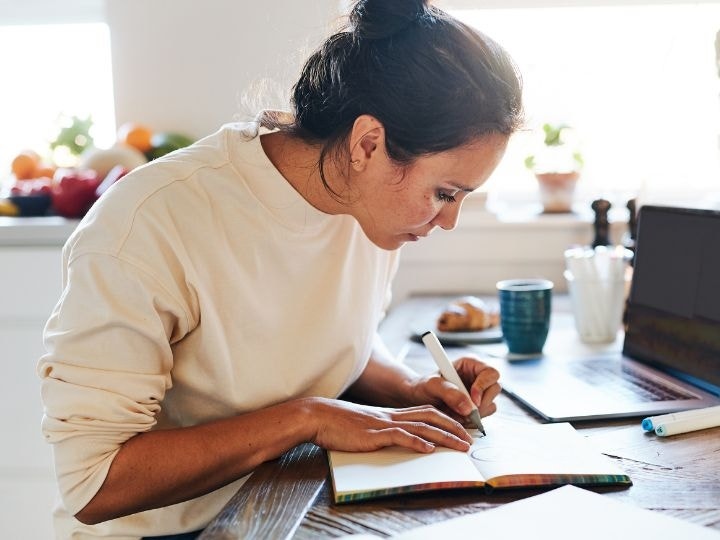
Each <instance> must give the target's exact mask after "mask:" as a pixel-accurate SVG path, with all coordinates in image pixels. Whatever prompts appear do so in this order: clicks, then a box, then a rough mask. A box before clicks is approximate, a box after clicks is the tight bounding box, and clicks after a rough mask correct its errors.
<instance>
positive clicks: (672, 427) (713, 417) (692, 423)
mask: <svg viewBox="0 0 720 540" xmlns="http://www.w3.org/2000/svg"><path fill="white" fill-rule="evenodd" d="M709 409H714V410H708V411H707V413H706V414H689V415H688V414H686V415H683V416H682V417H681V418H679V419H676V420H671V421H667V422H663V423H661V424H658V425H656V426H655V433H656V434H657V435H660V436H662V437H665V436H667V435H677V434H679V433H688V432H690V431H697V430H699V429H707V428H711V427H717V426H720V407H709ZM687 412H690V411H687Z"/></svg>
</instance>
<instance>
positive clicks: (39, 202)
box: [7, 195, 52, 217]
mask: <svg viewBox="0 0 720 540" xmlns="http://www.w3.org/2000/svg"><path fill="white" fill-rule="evenodd" d="M7 199H8V200H9V201H10V202H11V203H12V204H14V205H15V206H17V207H18V209H19V210H20V215H21V216H23V217H36V216H44V215H45V214H47V211H48V210H49V209H50V205H51V204H52V197H51V196H50V195H10V196H9V197H7Z"/></svg>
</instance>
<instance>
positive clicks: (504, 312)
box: [497, 278, 553, 354]
mask: <svg viewBox="0 0 720 540" xmlns="http://www.w3.org/2000/svg"><path fill="white" fill-rule="evenodd" d="M552 288H553V282H552V281H549V280H547V279H534V278H532V279H506V280H503V281H498V283H497V290H498V297H499V301H500V327H501V328H502V333H503V339H504V340H505V343H506V344H507V347H508V351H509V352H511V353H513V354H535V353H541V352H542V349H543V346H544V345H545V340H546V339H547V335H548V330H549V329H550V309H551V304H552Z"/></svg>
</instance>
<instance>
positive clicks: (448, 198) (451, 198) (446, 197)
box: [437, 191, 455, 203]
mask: <svg viewBox="0 0 720 540" xmlns="http://www.w3.org/2000/svg"><path fill="white" fill-rule="evenodd" d="M437 198H438V201H440V202H445V203H454V202H455V195H450V194H449V193H445V192H444V191H438V193H437Z"/></svg>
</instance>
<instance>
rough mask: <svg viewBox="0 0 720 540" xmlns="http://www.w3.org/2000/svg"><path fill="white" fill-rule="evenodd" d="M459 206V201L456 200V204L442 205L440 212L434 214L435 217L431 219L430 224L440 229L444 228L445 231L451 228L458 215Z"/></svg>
mask: <svg viewBox="0 0 720 540" xmlns="http://www.w3.org/2000/svg"><path fill="white" fill-rule="evenodd" d="M461 206H462V203H461V202H458V203H457V204H446V205H444V206H443V207H442V209H441V210H440V212H438V214H437V215H436V216H435V219H433V220H432V224H433V225H436V226H438V227H440V228H441V229H445V230H446V231H451V230H453V229H454V228H455V226H456V225H457V222H458V219H459V217H460V208H461Z"/></svg>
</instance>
